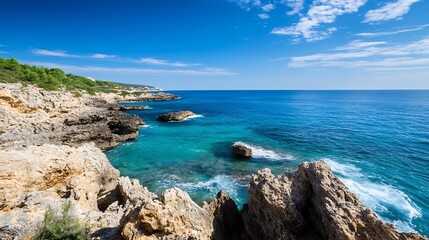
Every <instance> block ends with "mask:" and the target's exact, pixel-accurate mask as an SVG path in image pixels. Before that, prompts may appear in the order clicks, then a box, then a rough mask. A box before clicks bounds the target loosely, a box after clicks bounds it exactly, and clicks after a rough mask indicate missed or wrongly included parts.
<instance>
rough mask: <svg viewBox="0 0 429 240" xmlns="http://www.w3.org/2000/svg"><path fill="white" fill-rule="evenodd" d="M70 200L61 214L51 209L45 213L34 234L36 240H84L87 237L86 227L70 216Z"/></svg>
mask: <svg viewBox="0 0 429 240" xmlns="http://www.w3.org/2000/svg"><path fill="white" fill-rule="evenodd" d="M70 207H71V205H70V202H68V203H67V204H66V205H64V207H63V212H62V214H60V215H58V214H56V213H55V212H54V211H53V210H48V211H46V213H45V219H44V220H43V225H42V227H41V228H40V229H39V231H38V232H37V234H36V235H35V236H34V238H33V239H35V240H36V239H37V240H86V239H89V232H88V227H87V226H86V225H84V224H81V223H80V222H79V220H78V219H76V218H74V217H72V216H70V213H69V211H70Z"/></svg>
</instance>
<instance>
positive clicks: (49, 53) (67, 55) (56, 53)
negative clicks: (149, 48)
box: [31, 49, 116, 59]
mask: <svg viewBox="0 0 429 240" xmlns="http://www.w3.org/2000/svg"><path fill="white" fill-rule="evenodd" d="M31 52H32V53H34V54H37V55H43V56H50V57H64V58H96V59H104V58H114V57H116V56H115V55H107V54H101V53H96V54H92V55H77V54H70V53H67V52H66V51H63V50H55V51H52V50H46V49H33V50H32V51H31Z"/></svg>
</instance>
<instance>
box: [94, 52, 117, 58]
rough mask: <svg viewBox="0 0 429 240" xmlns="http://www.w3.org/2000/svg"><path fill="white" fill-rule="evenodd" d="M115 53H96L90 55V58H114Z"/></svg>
mask: <svg viewBox="0 0 429 240" xmlns="http://www.w3.org/2000/svg"><path fill="white" fill-rule="evenodd" d="M114 57H116V55H107V54H101V53H96V54H93V55H91V56H90V58H98V59H104V58H114Z"/></svg>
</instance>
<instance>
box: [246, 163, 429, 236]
mask: <svg viewBox="0 0 429 240" xmlns="http://www.w3.org/2000/svg"><path fill="white" fill-rule="evenodd" d="M243 219H244V221H245V226H246V231H247V236H248V237H249V238H250V239H285V240H287V239H329V240H336V239H338V240H340V239H341V240H342V239H350V240H351V239H362V240H363V239H365V240H371V239H373V240H379V239H386V240H389V239H392V240H393V239H427V238H424V237H421V236H419V235H418V234H416V233H400V232H398V231H397V230H396V228H395V227H394V226H393V225H391V224H387V223H385V222H383V221H382V220H380V219H379V218H378V217H377V215H376V214H375V213H374V212H373V211H372V210H370V209H368V208H366V207H365V206H364V205H363V204H362V203H361V202H360V201H359V199H358V198H357V197H356V195H355V194H353V193H352V192H350V191H349V189H348V188H347V187H346V186H345V185H344V184H343V183H342V182H341V181H340V180H339V179H338V178H337V177H336V176H335V175H334V174H333V173H332V172H331V170H330V168H329V166H328V165H327V164H326V163H324V162H323V161H318V162H311V163H303V164H301V165H300V166H299V168H298V170H297V171H296V172H295V173H287V174H285V175H279V176H274V175H273V174H272V173H271V171H270V170H269V169H264V170H262V171H259V172H258V173H257V174H255V175H253V177H252V181H251V182H250V185H249V203H248V205H247V206H246V207H245V208H244V211H243Z"/></svg>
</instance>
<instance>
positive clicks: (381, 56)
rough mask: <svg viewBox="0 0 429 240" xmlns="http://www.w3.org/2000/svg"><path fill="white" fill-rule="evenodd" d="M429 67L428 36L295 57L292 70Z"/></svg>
mask: <svg viewBox="0 0 429 240" xmlns="http://www.w3.org/2000/svg"><path fill="white" fill-rule="evenodd" d="M425 64H429V37H426V38H423V39H421V40H419V41H415V42H411V43H406V44H389V43H387V42H365V41H352V42H351V43H349V44H347V45H345V46H342V47H338V48H336V49H335V52H330V53H319V54H313V55H306V56H298V57H292V58H291V61H290V62H289V64H288V66H289V67H291V68H311V67H318V68H320V67H340V68H371V69H373V68H377V67H378V68H380V69H382V68H383V69H384V70H387V69H388V68H403V67H407V68H410V67H411V68H412V67H422V66H423V65H425Z"/></svg>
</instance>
